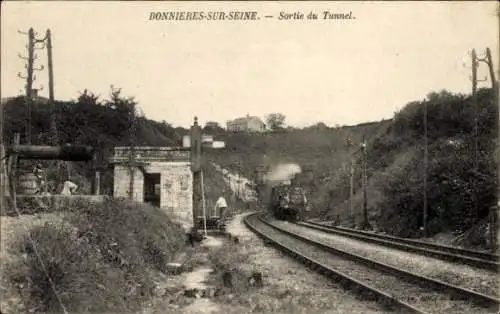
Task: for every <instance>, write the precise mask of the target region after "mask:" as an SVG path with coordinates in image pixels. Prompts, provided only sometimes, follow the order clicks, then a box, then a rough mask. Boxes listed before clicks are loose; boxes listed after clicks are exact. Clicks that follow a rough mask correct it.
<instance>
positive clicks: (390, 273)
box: [245, 214, 500, 313]
mask: <svg viewBox="0 0 500 314" xmlns="http://www.w3.org/2000/svg"><path fill="white" fill-rule="evenodd" d="M245 224H246V225H247V226H248V227H249V228H250V229H251V230H253V231H254V232H255V233H257V234H258V235H259V236H260V237H261V238H263V239H264V241H266V242H267V243H269V244H272V245H274V246H276V247H277V248H278V249H280V250H281V251H283V252H286V253H288V254H289V255H291V256H293V257H295V258H296V259H298V260H299V261H301V262H303V263H304V264H306V265H307V266H309V267H311V268H313V269H315V270H317V271H319V272H321V273H322V274H324V275H326V276H328V277H330V278H332V279H334V280H335V281H337V282H339V283H340V284H342V285H343V286H344V287H346V288H348V289H351V290H353V291H354V292H355V293H357V294H359V295H361V296H363V297H365V298H367V299H371V300H377V301H378V302H380V304H381V305H383V306H384V307H386V308H388V309H391V310H394V311H398V312H399V313H401V312H403V313H496V312H498V308H499V304H500V300H498V299H496V298H495V297H492V296H488V295H485V294H481V293H478V292H475V291H472V290H468V289H465V288H461V287H458V286H454V285H451V284H448V283H445V282H442V281H438V280H435V279H431V278H428V277H424V276H421V275H418V274H414V273H411V272H408V271H405V270H401V269H398V268H396V267H394V266H390V265H387V264H384V263H380V262H377V261H374V260H371V259H369V258H366V257H362V256H359V255H356V254H354V253H349V252H346V251H342V250H340V249H337V248H334V247H331V246H328V245H325V244H323V243H320V242H318V241H316V240H315V239H312V238H308V237H304V236H301V235H299V234H298V233H295V232H293V231H290V230H284V229H283V228H280V227H279V226H278V225H277V224H275V223H273V222H271V221H269V220H267V219H266V218H264V217H263V215H262V214H253V215H249V216H248V217H246V219H245ZM297 227H299V226H297Z"/></svg>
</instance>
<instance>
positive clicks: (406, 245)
mask: <svg viewBox="0 0 500 314" xmlns="http://www.w3.org/2000/svg"><path fill="white" fill-rule="evenodd" d="M298 224H299V225H300V226H304V227H307V228H312V229H316V230H320V231H324V232H327V233H332V234H336V235H340V236H345V237H349V238H352V239H356V240H361V241H365V242H370V243H374V244H378V245H383V246H387V247H392V248H396V249H400V250H404V251H407V252H414V253H418V254H422V255H426V256H430V257H434V258H438V259H441V260H446V261H450V262H454V263H460V264H466V265H470V266H473V267H478V268H483V269H488V270H493V271H496V272H498V270H499V268H500V263H499V259H500V257H499V256H498V255H497V254H491V253H488V252H482V251H473V250H466V249H462V248H458V247H453V246H446V245H440V244H435V243H429V242H424V241H419V240H413V239H404V238H399V237H394V236H390V235H385V234H377V233H373V232H369V231H363V230H356V229H351V228H345V227H336V226H327V225H324V224H321V223H317V222H299V223H298Z"/></svg>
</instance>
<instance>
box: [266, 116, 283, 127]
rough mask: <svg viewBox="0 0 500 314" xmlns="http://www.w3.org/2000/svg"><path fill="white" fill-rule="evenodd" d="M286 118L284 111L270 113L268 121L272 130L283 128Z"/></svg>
mask: <svg viewBox="0 0 500 314" xmlns="http://www.w3.org/2000/svg"><path fill="white" fill-rule="evenodd" d="M285 118H286V117H285V115H284V114H282V113H270V114H268V115H267V116H266V122H267V125H268V127H269V128H270V129H271V130H273V131H277V130H282V129H283V126H284V124H285Z"/></svg>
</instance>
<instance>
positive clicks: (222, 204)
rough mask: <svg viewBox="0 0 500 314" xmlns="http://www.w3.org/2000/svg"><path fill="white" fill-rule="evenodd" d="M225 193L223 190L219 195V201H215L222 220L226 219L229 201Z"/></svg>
mask: <svg viewBox="0 0 500 314" xmlns="http://www.w3.org/2000/svg"><path fill="white" fill-rule="evenodd" d="M223 195H224V192H222V195H221V196H220V197H219V199H217V202H216V203H215V210H216V211H217V209H218V210H219V213H220V214H219V217H220V219H221V220H222V221H224V220H225V217H226V215H227V202H226V199H225V198H224V196H223Z"/></svg>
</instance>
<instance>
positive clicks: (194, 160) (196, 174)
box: [190, 117, 206, 226]
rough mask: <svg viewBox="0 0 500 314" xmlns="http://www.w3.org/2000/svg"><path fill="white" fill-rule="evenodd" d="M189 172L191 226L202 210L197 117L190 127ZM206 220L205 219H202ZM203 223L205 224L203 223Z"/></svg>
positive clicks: (200, 161)
mask: <svg viewBox="0 0 500 314" xmlns="http://www.w3.org/2000/svg"><path fill="white" fill-rule="evenodd" d="M190 141H191V171H192V173H193V209H194V214H193V226H196V225H197V218H198V216H200V209H203V195H202V194H203V192H204V191H202V189H201V187H202V178H201V171H202V159H201V158H202V156H201V127H200V126H199V125H198V117H194V123H193V126H191V136H190ZM204 219H206V217H205V218H204ZM204 223H205V222H204Z"/></svg>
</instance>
